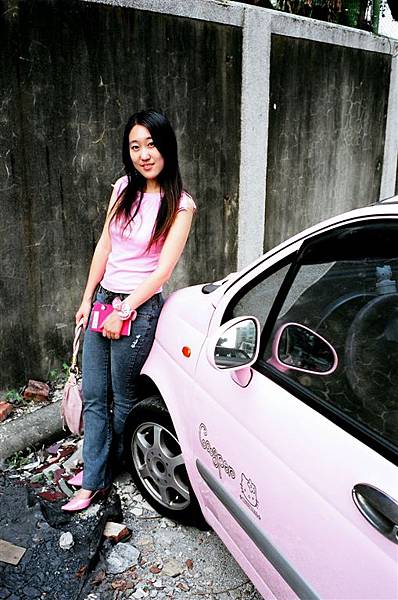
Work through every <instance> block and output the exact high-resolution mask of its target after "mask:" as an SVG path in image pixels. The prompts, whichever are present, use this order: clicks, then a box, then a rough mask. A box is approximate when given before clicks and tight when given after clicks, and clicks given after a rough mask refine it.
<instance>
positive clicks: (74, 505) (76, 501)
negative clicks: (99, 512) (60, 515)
mask: <svg viewBox="0 0 398 600" xmlns="http://www.w3.org/2000/svg"><path fill="white" fill-rule="evenodd" d="M105 491H106V490H97V491H96V492H93V493H92V494H91V496H90V497H89V498H72V500H69V502H67V503H66V504H64V505H63V506H61V508H62V510H66V511H68V512H76V511H78V510H84V509H85V508H88V507H89V506H90V504H91V503H92V501H93V500H94V498H97V497H99V496H103V495H104V493H105Z"/></svg>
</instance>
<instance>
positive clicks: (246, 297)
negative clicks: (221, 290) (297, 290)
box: [228, 264, 290, 329]
mask: <svg viewBox="0 0 398 600" xmlns="http://www.w3.org/2000/svg"><path fill="white" fill-rule="evenodd" d="M289 267H290V264H287V265H284V266H281V267H279V268H277V269H276V270H275V271H274V272H273V273H272V274H266V275H265V276H263V277H262V279H260V280H257V281H255V282H253V283H252V284H251V285H250V287H249V289H244V290H243V293H242V292H241V294H240V295H239V296H238V297H237V299H236V300H235V304H234V306H233V308H232V315H231V318H232V317H257V319H258V320H259V321H260V326H261V329H262V328H263V327H264V324H265V322H266V320H267V318H268V315H269V312H270V310H271V307H272V305H273V303H274V300H275V297H276V295H277V293H278V292H279V289H280V287H281V285H282V282H283V280H284V278H285V276H286V273H287V272H288V270H289ZM228 317H230V315H228Z"/></svg>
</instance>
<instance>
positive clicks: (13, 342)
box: [0, 0, 242, 388]
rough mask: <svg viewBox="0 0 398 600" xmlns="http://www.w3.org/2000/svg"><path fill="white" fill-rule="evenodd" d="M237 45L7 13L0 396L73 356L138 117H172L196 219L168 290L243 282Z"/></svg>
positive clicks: (129, 21) (174, 32)
mask: <svg viewBox="0 0 398 600" xmlns="http://www.w3.org/2000/svg"><path fill="white" fill-rule="evenodd" d="M241 37H242V34H241V30H240V29H238V28H236V27H231V26H228V25H218V24H215V23H210V22H209V23H207V22H204V21H198V20H191V19H185V18H180V17H175V16H168V15H164V14H163V15H158V14H156V13H153V12H146V11H142V10H134V9H128V8H121V7H113V6H106V5H102V4H94V3H86V2H79V1H77V0H56V1H55V0H13V1H12V2H11V1H8V0H0V53H1V56H2V65H7V68H4V66H3V68H1V69H0V87H1V89H2V102H1V103H0V164H1V168H0V203H1V204H0V223H1V225H0V232H1V235H0V256H1V274H2V276H1V281H0V298H1V300H0V302H1V305H0V307H1V315H2V317H1V322H0V339H1V340H2V342H1V345H0V362H1V365H2V369H1V373H0V388H1V387H5V386H11V387H15V386H17V385H19V384H23V383H25V382H26V380H27V379H28V378H36V379H42V380H43V379H44V380H45V379H47V376H48V372H49V370H50V369H52V368H54V367H60V365H61V364H62V362H63V360H65V357H66V356H67V353H68V351H69V347H70V343H71V340H72V334H73V315H74V313H75V311H76V309H77V307H78V304H79V302H80V298H81V294H82V290H83V287H84V284H85V279H86V275H87V271H88V266H89V262H90V260H91V256H92V252H93V248H94V244H95V241H96V239H97V238H98V237H99V234H100V230H101V227H102V223H103V219H104V216H105V210H106V206H107V203H108V199H109V196H110V193H111V184H112V182H114V181H115V180H116V179H117V178H118V177H119V176H120V175H121V174H122V171H123V168H122V162H121V138H122V131H123V127H124V123H125V121H126V119H127V117H128V116H129V115H130V114H131V113H132V112H134V111H135V110H138V109H142V108H145V107H148V106H155V107H160V108H161V109H162V110H164V111H165V112H166V114H167V115H168V116H169V118H170V120H171V122H172V123H173V124H174V126H175V128H176V132H177V137H178V139H179V143H180V157H181V170H182V174H183V178H184V180H185V184H186V186H187V189H188V190H189V191H190V192H191V193H192V195H193V196H194V197H195V199H196V200H197V204H198V207H199V211H198V217H197V219H196V223H195V228H194V232H193V234H192V235H191V237H190V240H189V243H188V247H187V249H186V252H185V255H184V258H183V260H182V261H181V262H180V264H179V266H178V268H177V270H176V272H175V276H174V278H173V281H172V282H171V284H170V286H169V288H168V289H173V288H175V287H180V286H183V285H187V284H188V283H197V282H199V281H202V280H211V279H217V278H219V277H221V276H222V275H223V274H224V273H225V272H227V271H230V270H235V268H236V237H237V212H238V201H237V199H238V188H239V163H240V157H239V140H240V80H241Z"/></svg>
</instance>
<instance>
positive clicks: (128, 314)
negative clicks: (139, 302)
mask: <svg viewBox="0 0 398 600" xmlns="http://www.w3.org/2000/svg"><path fill="white" fill-rule="evenodd" d="M112 306H113V308H114V309H115V310H116V312H117V313H118V315H119V317H120V318H121V319H122V321H127V320H128V319H130V320H131V321H134V319H135V318H136V316H137V311H136V310H135V309H134V308H131V306H130V304H129V303H128V302H122V301H121V300H120V298H119V297H118V296H117V297H116V298H115V299H114V301H113V302H112Z"/></svg>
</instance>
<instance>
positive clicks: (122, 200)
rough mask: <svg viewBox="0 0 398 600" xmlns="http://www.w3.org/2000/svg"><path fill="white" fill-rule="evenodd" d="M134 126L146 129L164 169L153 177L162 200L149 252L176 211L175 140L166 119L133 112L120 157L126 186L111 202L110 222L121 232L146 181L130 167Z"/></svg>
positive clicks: (147, 112) (152, 112) (133, 213)
mask: <svg viewBox="0 0 398 600" xmlns="http://www.w3.org/2000/svg"><path fill="white" fill-rule="evenodd" d="M134 125H142V126H143V127H146V128H147V129H148V131H149V132H150V134H151V137H152V140H153V143H154V144H155V146H156V148H157V149H158V150H159V152H160V154H161V155H162V157H163V160H164V167H163V169H162V171H161V172H160V173H159V175H158V177H157V181H158V183H159V185H160V190H161V196H162V201H161V203H160V208H159V212H158V214H157V217H156V222H155V226H154V229H153V231H152V235H151V239H150V240H149V244H148V247H147V250H149V249H150V247H151V246H152V244H154V243H156V242H158V241H159V240H161V239H162V238H164V237H166V236H167V233H168V232H169V230H170V227H171V226H172V224H173V221H174V219H175V216H176V214H177V212H178V208H179V200H180V197H181V194H182V191H183V188H182V180H181V174H180V168H179V166H178V155H177V140H176V136H175V133H174V130H173V128H172V126H171V124H170V122H169V120H168V118H167V117H166V116H165V115H163V114H162V113H160V112H158V111H156V110H153V109H149V110H143V111H140V112H136V113H134V114H133V115H131V117H130V118H129V119H128V121H127V123H126V127H125V128H124V135H123V148H122V158H123V163H124V168H125V171H126V175H127V178H128V183H127V187H126V188H125V189H124V190H123V191H122V192H121V194H120V195H119V197H118V199H117V201H116V203H115V208H114V211H113V214H112V217H111V220H113V219H115V220H116V221H119V222H121V223H123V224H124V229H125V228H126V227H127V226H128V225H129V224H130V223H131V222H132V220H133V219H134V217H135V216H136V214H137V212H138V211H139V209H140V206H141V202H142V197H143V194H144V192H145V187H146V183H147V180H146V179H145V177H143V175H141V174H140V173H139V172H138V171H137V170H136V169H135V168H134V165H133V162H132V160H131V157H130V146H129V135H130V132H131V130H132V128H133V127H134Z"/></svg>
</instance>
